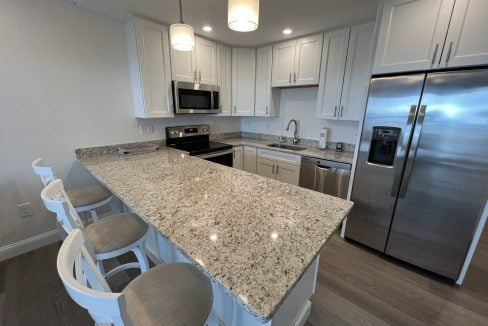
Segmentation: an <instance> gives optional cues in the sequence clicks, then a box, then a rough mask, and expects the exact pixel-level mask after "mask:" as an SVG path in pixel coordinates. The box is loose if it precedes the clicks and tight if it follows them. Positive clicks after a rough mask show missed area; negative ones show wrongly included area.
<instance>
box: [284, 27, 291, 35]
mask: <svg viewBox="0 0 488 326" xmlns="http://www.w3.org/2000/svg"><path fill="white" fill-rule="evenodd" d="M291 33H293V31H292V30H291V29H289V28H285V29H284V30H283V34H285V35H290V34H291Z"/></svg>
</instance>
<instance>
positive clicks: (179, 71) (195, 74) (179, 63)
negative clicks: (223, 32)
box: [171, 37, 218, 85]
mask: <svg viewBox="0 0 488 326" xmlns="http://www.w3.org/2000/svg"><path fill="white" fill-rule="evenodd" d="M171 72H172V74H173V79H174V80H178V81H183V82H189V83H200V84H209V85H217V84H218V80H217V43H215V42H212V41H208V40H206V39H203V38H201V37H195V49H194V50H193V51H177V50H174V49H171Z"/></svg>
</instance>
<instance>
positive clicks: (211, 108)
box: [210, 91, 215, 110]
mask: <svg viewBox="0 0 488 326" xmlns="http://www.w3.org/2000/svg"><path fill="white" fill-rule="evenodd" d="M214 104H215V103H214V93H213V92H212V91H210V110H213V109H214Z"/></svg>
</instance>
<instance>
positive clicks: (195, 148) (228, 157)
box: [166, 125, 233, 167]
mask: <svg viewBox="0 0 488 326" xmlns="http://www.w3.org/2000/svg"><path fill="white" fill-rule="evenodd" d="M166 145H167V146H170V147H174V148H176V149H180V150H182V151H185V152H188V153H189V154H190V155H191V156H198V157H200V158H203V159H205V160H208V161H212V162H215V163H219V164H222V165H226V166H230V167H232V161H233V150H232V145H228V144H224V143H219V142H215V141H210V127H209V126H208V125H195V126H180V127H167V128H166Z"/></svg>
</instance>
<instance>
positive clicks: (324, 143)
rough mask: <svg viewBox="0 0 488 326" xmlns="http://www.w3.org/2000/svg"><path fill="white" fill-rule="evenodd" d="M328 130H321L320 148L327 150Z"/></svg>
mask: <svg viewBox="0 0 488 326" xmlns="http://www.w3.org/2000/svg"><path fill="white" fill-rule="evenodd" d="M327 132H328V130H327V128H322V129H320V135H319V148H320V149H326V148H327Z"/></svg>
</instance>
